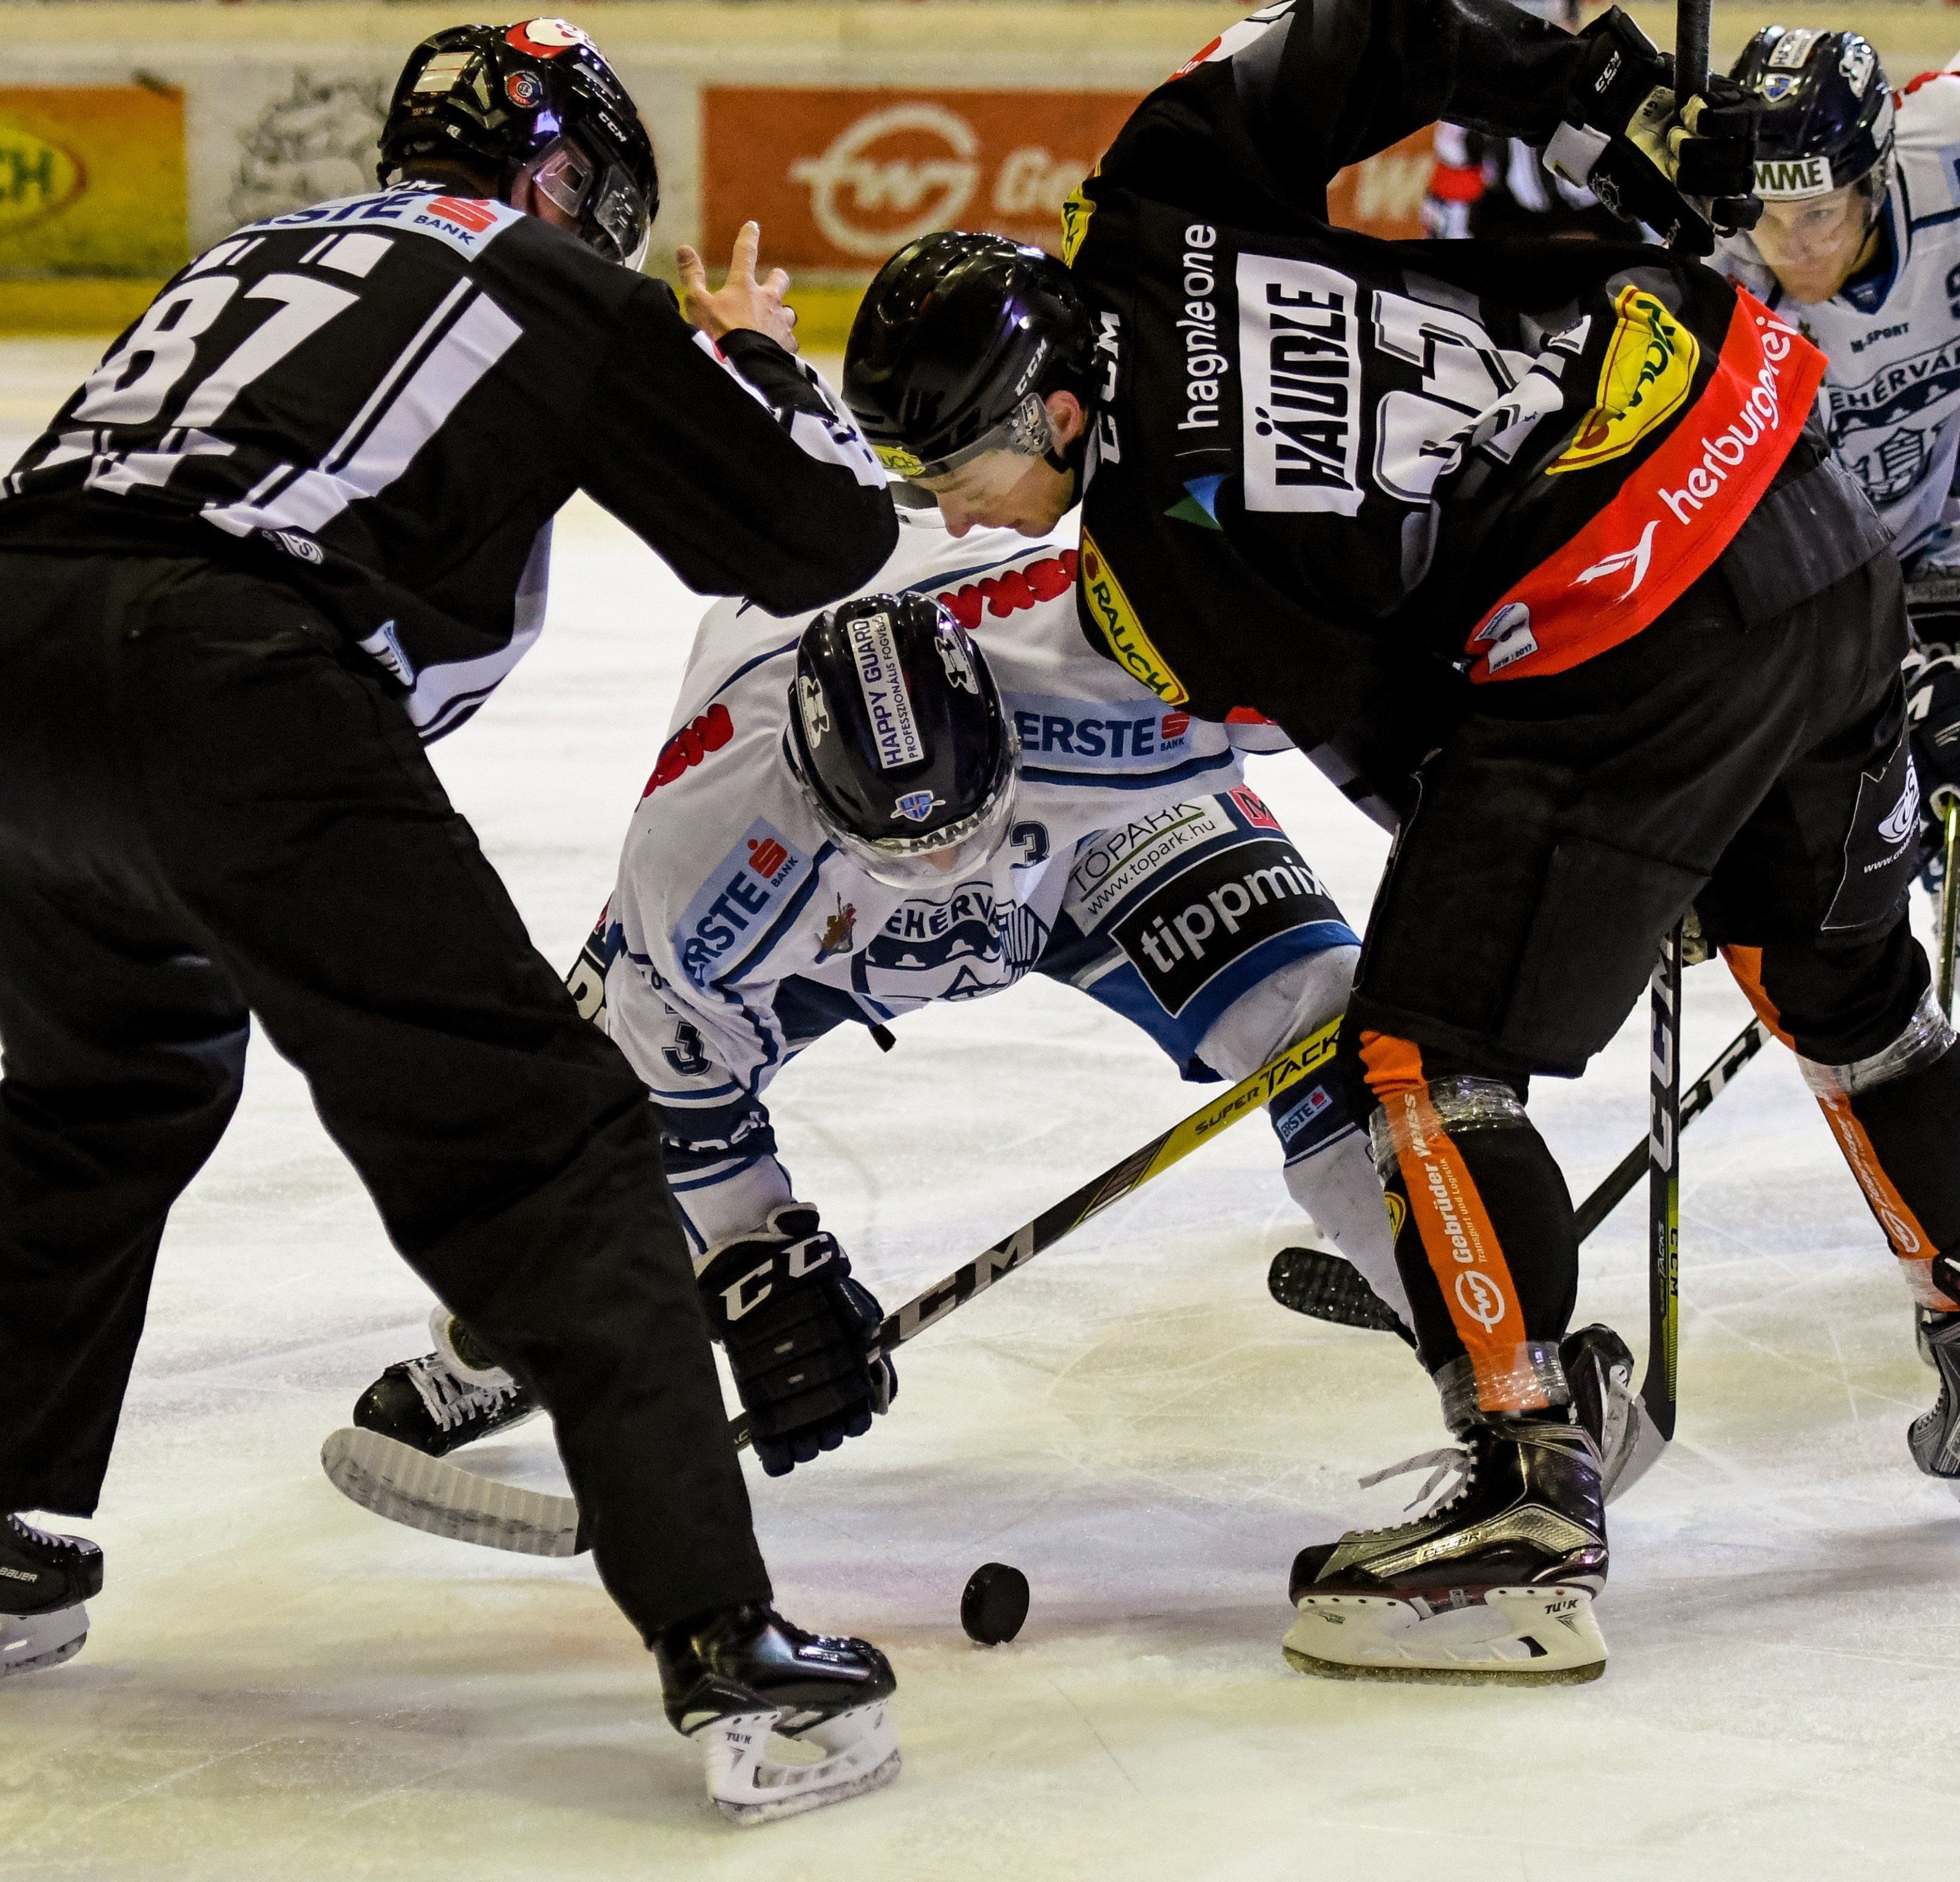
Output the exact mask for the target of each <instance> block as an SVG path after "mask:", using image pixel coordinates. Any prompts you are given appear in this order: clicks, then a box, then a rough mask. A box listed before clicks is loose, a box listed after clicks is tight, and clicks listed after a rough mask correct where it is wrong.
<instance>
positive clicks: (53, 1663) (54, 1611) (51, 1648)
mask: <svg viewBox="0 0 1960 1882" xmlns="http://www.w3.org/2000/svg"><path fill="white" fill-rule="evenodd" d="M101 1592H102V1551H101V1550H100V1549H98V1548H97V1547H96V1546H95V1545H94V1543H92V1542H87V1541H84V1540H83V1539H82V1538H81V1536H54V1535H50V1534H49V1533H48V1532H47V1531H46V1530H44V1529H36V1528H34V1527H33V1526H32V1525H31V1524H27V1523H24V1522H22V1521H21V1519H20V1517H18V1516H0V1680H4V1679H5V1678H6V1677H8V1674H10V1673H33V1672H34V1671H36V1670H38V1669H40V1668H41V1667H58V1666H59V1665H60V1664H61V1663H62V1661H64V1660H72V1659H73V1658H74V1657H75V1655H76V1654H78V1653H79V1652H81V1646H82V1642H84V1641H85V1640H86V1639H87V1638H88V1610H87V1608H85V1607H83V1606H82V1603H84V1601H86V1600H89V1599H91V1597H94V1596H95V1595H97V1594H100V1593H101Z"/></svg>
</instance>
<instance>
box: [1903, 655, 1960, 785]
mask: <svg viewBox="0 0 1960 1882" xmlns="http://www.w3.org/2000/svg"><path fill="white" fill-rule="evenodd" d="M1905 693H1906V722H1907V723H1908V724H1909V725H1910V726H1911V728H1912V759H1913V763H1914V766H1915V767H1916V768H1917V770H1918V772H1919V789H1920V801H1922V802H1923V803H1924V804H1925V805H1926V807H1927V809H1928V810H1934V811H1936V810H1939V808H1940V807H1941V804H1942V802H1943V800H1944V799H1945V798H1947V797H1949V796H1950V795H1952V794H1953V793H1955V791H1960V654H1956V653H1955V652H1954V651H1952V649H1951V648H1940V649H1939V650H1938V651H1933V650H1930V649H1928V648H1917V647H1916V648H1914V649H1913V651H1911V653H1909V654H1907V655H1906V657H1905Z"/></svg>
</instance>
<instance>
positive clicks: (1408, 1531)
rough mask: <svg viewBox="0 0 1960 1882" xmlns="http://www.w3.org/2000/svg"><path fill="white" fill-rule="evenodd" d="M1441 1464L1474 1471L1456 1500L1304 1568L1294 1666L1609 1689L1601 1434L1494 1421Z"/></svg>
mask: <svg viewBox="0 0 1960 1882" xmlns="http://www.w3.org/2000/svg"><path fill="white" fill-rule="evenodd" d="M1440 1455H1441V1456H1443V1457H1449V1458H1450V1459H1451V1460H1453V1461H1454V1460H1456V1459H1458V1458H1460V1460H1461V1461H1460V1463H1459V1468H1460V1469H1461V1470H1462V1472H1463V1479H1462V1484H1461V1486H1460V1487H1459V1489H1457V1491H1456V1493H1455V1494H1454V1495H1452V1496H1450V1497H1449V1498H1446V1500H1445V1501H1443V1502H1442V1503H1440V1504H1439V1505H1437V1506H1436V1507H1435V1508H1433V1509H1431V1510H1430V1511H1429V1512H1428V1513H1427V1514H1425V1515H1423V1516H1420V1517H1417V1518H1416V1520H1415V1521H1414V1522H1411V1523H1403V1524H1398V1526H1396V1527H1394V1528H1392V1529H1369V1530H1350V1531H1349V1533H1348V1534H1346V1535H1345V1536H1342V1537H1341V1540H1339V1541H1338V1542H1336V1543H1319V1544H1317V1545H1316V1546H1313V1547H1312V1548H1309V1549H1302V1550H1301V1551H1300V1554H1299V1555H1298V1556H1297V1558H1295V1559H1294V1562H1293V1578H1292V1581H1291V1584H1290V1588H1289V1592H1290V1594H1291V1596H1292V1599H1293V1605H1294V1607H1296V1608H1297V1610H1299V1618H1298V1619H1297V1620H1295V1621H1294V1622H1293V1626H1292V1628H1291V1629H1290V1631H1289V1632H1288V1633H1287V1637H1286V1657H1287V1659H1288V1660H1289V1661H1290V1662H1291V1663H1292V1664H1293V1665H1294V1666H1296V1667H1299V1668H1300V1670H1301V1671H1302V1672H1303V1673H1324V1674H1329V1675H1332V1676H1333V1677H1337V1678H1341V1679H1378V1680H1379V1679H1388V1680H1395V1679H1424V1680H1435V1679H1444V1680H1538V1681H1543V1682H1546V1683H1551V1682H1554V1681H1564V1682H1576V1681H1578V1680H1596V1679H1597V1678H1598V1677H1599V1675H1600V1674H1601V1673H1603V1672H1604V1671H1605V1665H1606V1643H1605V1641H1604V1640H1603V1639H1602V1638H1600V1635H1599V1626H1598V1624H1597V1623H1596V1622H1595V1621H1594V1619H1593V1597H1594V1596H1595V1595H1596V1594H1598V1593H1599V1591H1600V1589H1601V1588H1602V1587H1604V1586H1605V1581H1606V1563H1607V1556H1606V1521H1605V1505H1604V1503H1603V1501H1602V1498H1601V1496H1600V1492H1599V1456H1598V1454H1597V1452H1596V1451H1595V1450H1594V1449H1593V1441H1592V1439H1591V1438H1590V1436H1589V1435H1588V1434H1587V1433H1586V1431H1584V1430H1583V1428H1580V1426H1577V1425H1568V1424H1564V1423H1562V1422H1554V1421H1553V1420H1551V1419H1539V1418H1532V1417H1513V1416H1508V1415H1504V1414H1503V1413H1490V1414H1487V1415H1484V1416H1481V1417H1480V1419H1479V1420H1478V1422H1477V1423H1475V1424H1474V1425H1472V1426H1471V1428H1470V1429H1469V1431H1468V1433H1467V1434H1466V1435H1465V1438H1464V1441H1463V1448H1462V1451H1461V1452H1460V1453H1456V1454H1452V1453H1443V1454H1440ZM1423 1461H1425V1462H1427V1461H1428V1460H1423Z"/></svg>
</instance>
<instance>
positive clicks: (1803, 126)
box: [1729, 26, 1893, 203]
mask: <svg viewBox="0 0 1960 1882" xmlns="http://www.w3.org/2000/svg"><path fill="white" fill-rule="evenodd" d="M1729 76H1730V77H1731V78H1734V79H1735V80H1736V82H1737V83H1738V84H1740V85H1741V86H1742V89H1743V91H1745V92H1747V93H1748V94H1751V95H1752V97H1758V98H1760V99H1761V100H1762V101H1763V105H1764V111H1763V114H1762V116H1761V119H1760V121H1759V123H1758V129H1757V132H1756V194H1757V195H1758V196H1761V198H1762V199H1764V201H1765V202H1779V201H1781V202H1790V201H1792V200H1796V199H1802V198H1804V197H1807V196H1828V195H1829V194H1830V193H1831V191H1832V190H1834V189H1843V188H1844V186H1845V185H1846V184H1847V183H1859V182H1863V183H1864V184H1865V186H1866V195H1867V196H1868V197H1869V199H1871V200H1872V201H1873V202H1874V203H1876V201H1877V199H1879V197H1880V196H1883V195H1884V193H1885V188H1886V186H1887V185H1888V183H1890V182H1891V181H1892V115H1893V113H1892V91H1891V88H1889V87H1888V85H1887V84H1886V83H1885V68H1884V67H1883V66H1882V65H1880V64H1879V56H1878V54H1877V53H1876V51H1874V50H1873V46H1872V43H1871V42H1870V41H1869V40H1867V39H1866V38H1864V37H1863V36H1862V35H1861V34H1860V33H1838V32H1824V31H1821V30H1818V28H1816V27H1808V26H1806V27H1787V26H1766V27H1764V28H1763V29H1762V30H1761V32H1759V33H1757V34H1756V36H1755V38H1753V39H1752V40H1750V41H1749V43H1748V45H1747V46H1745V47H1744V48H1743V49H1742V57H1741V58H1739V59H1737V60H1736V63H1735V65H1734V66H1733V68H1731V70H1730V73H1729Z"/></svg>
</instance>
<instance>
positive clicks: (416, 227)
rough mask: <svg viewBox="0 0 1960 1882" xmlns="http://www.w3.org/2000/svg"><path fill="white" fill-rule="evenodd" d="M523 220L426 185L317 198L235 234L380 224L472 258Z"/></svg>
mask: <svg viewBox="0 0 1960 1882" xmlns="http://www.w3.org/2000/svg"><path fill="white" fill-rule="evenodd" d="M523 219H524V218H523V211H521V210H519V209H512V208H511V207H510V205H508V203H502V202H488V201H485V200H483V199H479V198H478V197H475V196H444V195H441V193H439V192H438V191H436V190H435V189H431V187H430V186H428V185H427V184H420V185H415V184H411V185H409V186H407V187H406V188H401V189H382V190H378V191H377V192H375V193H373V194H371V195H368V196H342V197H341V198H339V199H338V200H337V201H335V202H317V203H315V204H314V205H313V206H312V208H310V209H294V211H293V212H291V214H290V215H275V216H271V217H269V218H267V219H266V221H263V222H253V223H248V224H247V225H246V227H244V228H242V229H240V230H237V231H235V232H236V234H239V235H271V234H278V233H279V232H280V231H288V230H295V229H308V228H322V229H326V228H372V227H374V226H375V225H381V226H383V227H385V228H397V229H406V230H408V231H411V232H412V233H413V234H417V235H426V236H429V237H433V238H434V240H437V241H438V242H441V243H442V244H444V247H449V248H453V249H454V250H456V252H457V253H458V254H460V255H471V256H474V255H480V254H481V253H482V252H483V250H485V249H486V248H487V247H489V245H490V244H491V243H492V242H493V241H495V240H496V238H497V237H498V236H499V235H501V234H502V233H503V232H504V230H506V229H507V228H510V227H511V225H512V224H513V223H516V222H521V221H523Z"/></svg>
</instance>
